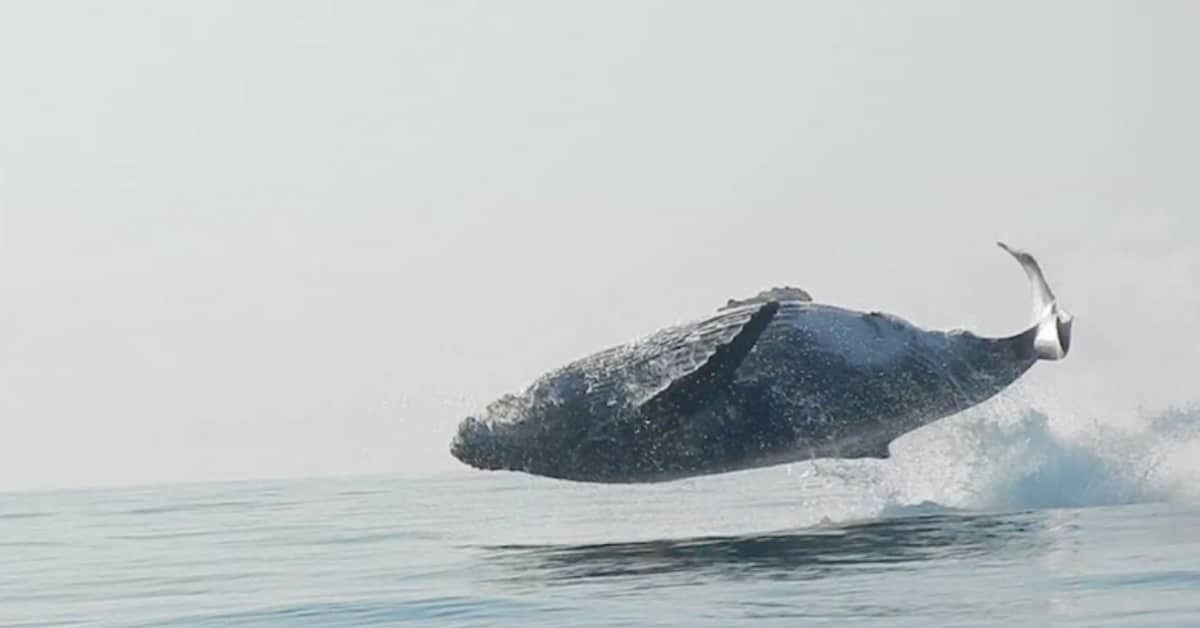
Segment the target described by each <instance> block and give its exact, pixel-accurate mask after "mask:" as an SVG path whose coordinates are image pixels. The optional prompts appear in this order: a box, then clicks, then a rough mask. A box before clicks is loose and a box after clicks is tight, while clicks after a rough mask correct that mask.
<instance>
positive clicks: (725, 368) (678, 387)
mask: <svg viewBox="0 0 1200 628" xmlns="http://www.w3.org/2000/svg"><path fill="white" fill-rule="evenodd" d="M778 311H779V302H778V301H769V302H767V303H764V304H763V305H762V306H760V307H759V308H758V309H757V310H756V311H755V312H754V314H752V315H751V316H750V318H749V319H748V320H747V321H746V323H745V324H744V325H742V328H741V329H740V330H739V331H738V333H737V334H736V335H734V336H733V337H732V338H730V339H729V340H728V341H727V342H725V343H724V344H722V345H720V346H717V347H716V348H715V349H714V350H713V352H712V354H711V355H710V356H709V358H708V359H707V360H705V361H704V362H703V363H702V364H700V365H699V366H698V367H697V368H696V369H694V370H692V371H691V372H689V373H686V374H683V375H682V376H680V377H678V378H676V379H675V380H674V381H672V382H671V383H670V385H668V386H667V387H666V388H664V389H663V390H661V391H659V392H658V393H657V394H656V395H654V396H653V397H651V398H649V399H647V400H646V401H645V402H644V403H642V404H641V406H640V407H639V409H640V410H641V411H642V412H643V413H646V414H659V413H664V412H665V413H669V414H671V415H675V416H678V415H680V414H687V413H690V412H693V411H695V410H696V409H698V408H699V407H700V406H701V405H702V404H704V402H705V401H707V400H709V399H710V398H711V397H712V395H714V394H716V393H717V392H718V391H719V390H720V389H721V388H722V387H723V386H725V385H727V384H729V383H730V382H731V381H733V375H734V372H735V371H736V370H737V368H738V366H740V365H741V364H742V361H743V360H745V359H746V356H747V355H749V354H750V350H751V349H753V348H754V345H755V343H757V342H758V339H759V337H760V336H762V333H763V331H765V330H766V329H767V325H769V324H770V323H771V319H773V318H774V317H775V314H776V313H777V312H778Z"/></svg>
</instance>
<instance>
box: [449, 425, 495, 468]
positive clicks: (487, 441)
mask: <svg viewBox="0 0 1200 628" xmlns="http://www.w3.org/2000/svg"><path fill="white" fill-rule="evenodd" d="M501 449H502V448H501V443H500V438H499V435H498V434H497V431H496V426H495V424H494V423H492V422H491V421H481V420H479V419H478V418H476V417H467V418H465V419H463V421H462V423H460V424H459V425H458V432H457V433H456V434H455V435H454V439H453V440H451V441H450V455H452V456H454V457H455V458H457V459H458V460H459V461H460V462H462V463H464V464H467V465H469V466H472V467H475V468H477V469H485V470H496V469H500V468H502V464H501V459H502V456H501V453H502V452H501Z"/></svg>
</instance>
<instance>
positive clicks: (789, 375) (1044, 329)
mask: <svg viewBox="0 0 1200 628" xmlns="http://www.w3.org/2000/svg"><path fill="white" fill-rule="evenodd" d="M998 244H999V246H1000V247H1001V248H1003V249H1004V250H1006V251H1008V252H1009V253H1010V254H1011V255H1012V256H1013V257H1014V258H1016V260H1017V261H1018V262H1019V263H1020V264H1021V266H1022V267H1023V268H1024V270H1025V273H1026V275H1027V276H1028V278H1029V281H1030V283H1031V284H1032V288H1033V305H1034V318H1033V324H1032V325H1031V326H1029V327H1028V328H1027V329H1025V330H1024V331H1022V332H1020V333H1018V334H1016V335H1013V336H1008V337H1002V338H985V337H981V336H977V335H975V334H973V333H971V332H968V331H963V330H952V331H931V330H926V329H922V328H920V327H917V326H916V325H913V324H911V323H909V322H907V321H904V320H903V319H901V318H899V317H897V316H894V315H890V314H885V313H881V312H859V311H854V310H850V309H846V308H842V307H837V306H834V305H827V304H821V303H817V302H814V301H813V300H812V298H811V297H810V296H809V294H808V293H807V292H805V291H804V290H801V289H798V288H790V287H788V288H773V289H771V290H766V291H764V292H761V293H759V294H758V295H756V296H754V297H751V298H749V299H745V300H730V301H729V302H728V303H726V305H725V306H724V307H721V308H720V309H718V310H717V311H716V313H715V314H713V315H712V316H709V317H707V318H704V319H702V320H698V321H692V322H688V323H684V324H680V325H675V326H672V327H668V328H666V329H662V330H660V331H657V332H655V333H653V334H650V335H649V336H646V337H644V338H642V339H639V340H637V341H634V342H630V343H628V344H624V345H621V346H617V347H614V348H611V349H608V350H606V351H601V352H599V353H596V354H593V355H590V356H588V357H585V358H582V359H580V360H578V361H575V362H573V363H570V364H568V365H566V366H563V367H561V368H559V369H556V370H554V371H552V372H549V373H547V374H545V375H543V376H542V377H540V378H538V379H537V380H536V381H534V382H533V383H532V384H531V385H530V386H529V387H528V388H527V389H526V390H525V391H524V392H522V393H521V394H519V395H511V394H510V395H505V396H503V397H501V398H500V399H498V400H496V401H494V402H492V403H491V404H489V405H488V406H487V407H486V408H485V411H484V412H483V413H482V414H481V415H479V416H474V417H468V418H466V419H464V420H463V421H462V422H461V423H460V424H459V426H458V431H457V433H456V434H455V436H454V438H453V441H452V443H451V445H450V451H451V454H452V455H453V456H454V457H456V458H458V459H459V460H460V461H462V462H463V463H465V464H467V465H470V466H472V467H475V468H478V469H486V470H508V471H519V472H525V473H530V474H534V475H541V476H547V477H552V478H559V479H563V480H574V481H582V482H606V483H616V482H627V483H634V482H661V481H668V480H675V479H681V478H686V477H693V476H699V475H706V474H714V473H724V472H730V471H737V470H744V469H751V468H756V467H764V466H769V465H775V464H782V463H787V462H795V461H799V460H805V459H812V458H867V457H873V458H886V457H887V456H888V446H889V444H890V443H891V442H892V441H893V440H895V439H896V438H898V437H899V436H901V435H903V434H905V433H907V432H910V431H912V430H915V429H917V428H919V427H921V426H924V425H926V424H929V423H931V422H933V421H936V420H938V419H941V418H944V417H947V416H950V415H952V414H955V413H957V412H960V411H962V410H965V409H967V408H969V407H971V406H974V405H976V404H979V403H981V402H983V401H985V400H987V399H989V398H991V397H992V396H994V395H996V394H997V393H999V392H1000V391H1001V390H1003V389H1005V388H1006V387H1007V386H1009V385H1010V384H1012V383H1013V382H1014V381H1016V380H1017V378H1019V377H1020V376H1021V375H1022V374H1024V373H1025V372H1026V371H1027V370H1029V369H1030V368H1031V367H1032V366H1033V364H1034V363H1035V362H1037V361H1038V360H1059V359H1062V358H1064V357H1065V356H1066V355H1067V352H1068V351H1069V349H1070V341H1071V324H1072V321H1073V316H1072V315H1071V314H1070V313H1069V312H1067V311H1066V310H1065V309H1063V308H1061V307H1060V306H1059V305H1058V302H1057V299H1056V298H1055V295H1054V293H1053V292H1052V291H1051V289H1050V286H1049V285H1048V284H1047V283H1046V280H1045V277H1044V276H1043V274H1042V270H1041V268H1040V267H1039V265H1038V263H1037V261H1036V260H1035V259H1034V258H1033V256H1031V255H1030V254H1028V253H1026V252H1024V251H1020V250H1017V249H1013V248H1011V247H1009V246H1007V245H1006V244H1004V243H998Z"/></svg>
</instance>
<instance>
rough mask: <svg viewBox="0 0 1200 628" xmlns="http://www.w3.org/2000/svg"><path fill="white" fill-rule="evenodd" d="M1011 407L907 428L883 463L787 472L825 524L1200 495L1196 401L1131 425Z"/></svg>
mask: <svg viewBox="0 0 1200 628" xmlns="http://www.w3.org/2000/svg"><path fill="white" fill-rule="evenodd" d="M1015 406H1016V404H1015V403H1009V404H1004V405H1000V404H997V405H996V406H992V407H989V408H987V409H981V410H979V411H976V412H973V413H968V414H964V415H962V416H959V417H955V418H954V419H950V420H947V421H943V422H941V423H938V424H935V425H932V426H929V427H927V428H925V429H923V430H919V431H917V432H914V433H912V434H910V435H908V436H906V437H904V438H902V439H900V440H898V441H896V442H895V443H894V444H893V445H892V457H891V458H890V459H888V460H841V461H816V462H812V463H807V464H804V465H795V467H794V469H793V474H794V475H797V476H798V477H799V478H800V481H801V484H802V486H803V487H804V489H805V492H808V493H810V494H814V495H822V496H825V497H826V498H823V499H818V500H815V503H812V504H809V505H810V506H816V507H819V508H820V509H821V510H824V511H825V514H824V520H825V521H829V522H838V521H843V520H846V519H861V518H871V517H880V516H882V517H887V516H906V515H912V514H921V513H925V512H944V511H956V510H965V511H993V512H994V511H1018V510H1037V509H1047V508H1072V507H1089V506H1111V505H1121V504H1133V503H1143V502H1162V501H1181V500H1190V499H1197V498H1200V407H1196V406H1193V407H1186V408H1174V409H1171V410H1169V411H1167V412H1164V413H1162V414H1160V415H1157V416H1154V417H1151V418H1148V419H1146V420H1144V421H1140V422H1138V423H1137V424H1135V425H1132V426H1131V425H1117V424H1113V423H1106V422H1103V421H1099V420H1068V419H1067V418H1065V417H1058V420H1056V417H1055V416H1054V415H1052V414H1050V413H1047V412H1044V411H1042V410H1038V409H1036V408H1030V407H1023V408H1022V407H1015ZM852 495H856V496H857V497H851V498H845V497H846V496H852ZM828 496H836V497H834V498H833V499H828V498H827V497H828ZM822 502H823V503H822Z"/></svg>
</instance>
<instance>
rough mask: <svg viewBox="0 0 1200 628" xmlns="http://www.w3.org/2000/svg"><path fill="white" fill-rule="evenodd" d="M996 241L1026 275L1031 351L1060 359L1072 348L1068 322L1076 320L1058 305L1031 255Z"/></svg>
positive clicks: (1045, 358) (1049, 358) (1069, 323)
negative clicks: (1032, 331) (1030, 295)
mask: <svg viewBox="0 0 1200 628" xmlns="http://www.w3.org/2000/svg"><path fill="white" fill-rule="evenodd" d="M997 244H998V245H999V246H1000V248H1002V249H1004V250H1005V251H1008V253H1009V254H1010V255H1012V256H1013V257H1014V258H1016V260H1017V263H1019V264H1020V265H1021V268H1023V269H1024V270H1025V275H1026V276H1028V277H1029V284H1030V287H1031V288H1032V290H1033V324H1034V325H1035V326H1036V327H1037V332H1036V334H1035V335H1034V340H1033V348H1034V351H1035V352H1036V353H1037V356H1038V358H1040V359H1042V360H1061V359H1062V358H1064V357H1066V355H1067V352H1068V351H1069V350H1070V347H1071V323H1072V322H1073V321H1074V319H1075V317H1074V315H1072V314H1071V313H1070V312H1068V311H1066V310H1064V309H1063V308H1062V307H1060V306H1059V305H1058V299H1057V298H1056V297H1055V296H1054V291H1053V290H1051V289H1050V284H1048V283H1046V277H1045V275H1043V274H1042V269H1041V267H1040V266H1038V263H1037V260H1035V259H1034V258H1033V256H1032V255H1030V254H1029V253H1026V252H1025V251H1022V250H1019V249H1014V248H1012V247H1010V246H1008V245H1007V244H1005V243H1003V242H997Z"/></svg>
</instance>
